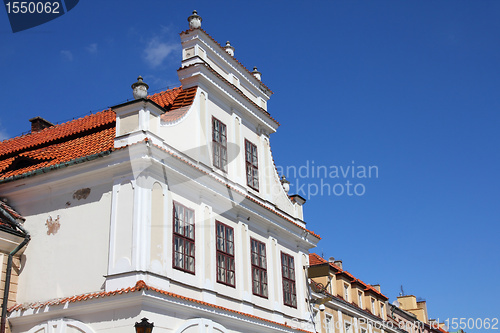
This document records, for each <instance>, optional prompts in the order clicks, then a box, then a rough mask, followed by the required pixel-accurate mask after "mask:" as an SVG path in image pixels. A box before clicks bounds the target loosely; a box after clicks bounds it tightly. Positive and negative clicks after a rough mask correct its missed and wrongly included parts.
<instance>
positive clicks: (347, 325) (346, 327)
mask: <svg viewBox="0 0 500 333" xmlns="http://www.w3.org/2000/svg"><path fill="white" fill-rule="evenodd" d="M345 333H352V331H351V324H350V323H348V322H345Z"/></svg>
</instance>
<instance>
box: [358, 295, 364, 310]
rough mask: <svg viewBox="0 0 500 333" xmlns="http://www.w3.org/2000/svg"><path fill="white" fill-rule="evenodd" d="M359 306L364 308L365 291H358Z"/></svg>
mask: <svg viewBox="0 0 500 333" xmlns="http://www.w3.org/2000/svg"><path fill="white" fill-rule="evenodd" d="M358 306H359V307H360V308H363V293H362V292H361V291H358Z"/></svg>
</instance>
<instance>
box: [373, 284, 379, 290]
mask: <svg viewBox="0 0 500 333" xmlns="http://www.w3.org/2000/svg"><path fill="white" fill-rule="evenodd" d="M371 286H372V287H373V288H375V290H376V291H378V292H380V284H372V285H371Z"/></svg>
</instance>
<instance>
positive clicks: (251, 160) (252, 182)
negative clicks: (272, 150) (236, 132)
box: [245, 140, 259, 191]
mask: <svg viewBox="0 0 500 333" xmlns="http://www.w3.org/2000/svg"><path fill="white" fill-rule="evenodd" d="M245 162H246V163H245V164H246V171H247V184H248V186H250V187H251V188H253V189H254V190H257V191H258V190H259V163H258V161H257V146H256V145H254V144H252V143H251V142H250V141H248V140H245Z"/></svg>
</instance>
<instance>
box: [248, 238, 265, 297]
mask: <svg viewBox="0 0 500 333" xmlns="http://www.w3.org/2000/svg"><path fill="white" fill-rule="evenodd" d="M250 247H251V253H252V254H251V255H252V291H253V293H254V295H258V296H262V297H265V298H267V260H266V244H264V243H263V242H259V241H258V240H256V239H253V238H252V239H251V245H250Z"/></svg>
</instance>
